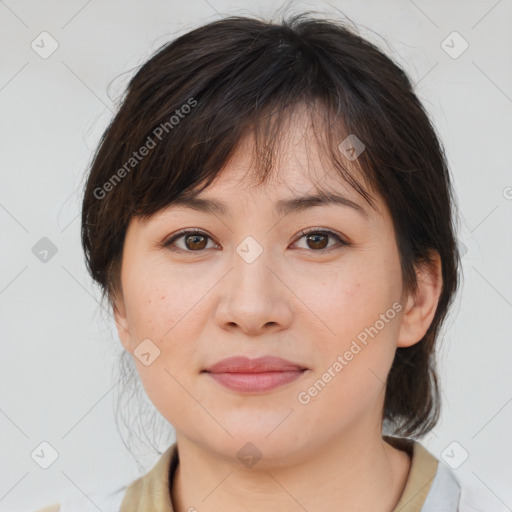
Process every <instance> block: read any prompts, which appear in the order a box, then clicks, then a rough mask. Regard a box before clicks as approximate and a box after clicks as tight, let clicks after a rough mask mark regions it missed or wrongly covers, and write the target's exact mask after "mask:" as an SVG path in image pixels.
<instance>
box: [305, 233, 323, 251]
mask: <svg viewBox="0 0 512 512" xmlns="http://www.w3.org/2000/svg"><path fill="white" fill-rule="evenodd" d="M315 238H316V239H318V238H323V241H324V242H325V240H326V239H327V237H326V236H325V235H310V236H309V237H308V240H309V241H312V242H313V244H318V243H319V242H318V240H316V241H315V240H314V239H315ZM320 244H321V242H320ZM321 245H322V244H321ZM324 247H325V244H323V245H322V246H321V247H320V249H323V248H324ZM316 248H318V247H316Z"/></svg>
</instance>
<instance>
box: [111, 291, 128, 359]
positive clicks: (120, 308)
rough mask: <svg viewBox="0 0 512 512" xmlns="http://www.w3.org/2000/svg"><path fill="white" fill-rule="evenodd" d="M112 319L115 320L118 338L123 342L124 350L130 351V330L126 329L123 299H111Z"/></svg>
mask: <svg viewBox="0 0 512 512" xmlns="http://www.w3.org/2000/svg"><path fill="white" fill-rule="evenodd" d="M113 313H114V320H115V322H116V328H117V334H118V336H119V340H120V341H121V343H122V344H123V347H124V348H125V350H126V351H128V352H131V348H130V347H131V344H130V331H129V329H128V319H127V315H126V307H125V305H124V301H123V299H122V298H121V299H115V300H114V301H113Z"/></svg>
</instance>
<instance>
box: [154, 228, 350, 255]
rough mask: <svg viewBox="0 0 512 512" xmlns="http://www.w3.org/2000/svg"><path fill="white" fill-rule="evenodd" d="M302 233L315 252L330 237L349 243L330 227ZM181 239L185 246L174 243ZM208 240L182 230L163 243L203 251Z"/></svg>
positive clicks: (322, 248)
mask: <svg viewBox="0 0 512 512" xmlns="http://www.w3.org/2000/svg"><path fill="white" fill-rule="evenodd" d="M301 235H302V236H301V237H300V238H299V239H298V240H301V239H302V238H305V239H306V243H307V244H308V247H305V248H306V249H314V251H313V252H321V251H325V250H327V249H326V247H328V245H327V244H328V240H329V238H334V239H335V240H336V241H337V242H338V244H339V245H342V246H343V245H348V243H347V242H345V241H344V240H343V239H342V238H341V237H340V236H339V235H338V234H337V233H335V232H334V231H331V230H329V229H319V228H312V229H309V230H303V231H301ZM179 239H184V243H185V247H184V248H183V247H177V246H175V245H174V243H175V242H176V241H177V240H179ZM208 240H211V237H210V235H208V234H206V233H204V232H203V231H180V232H178V233H176V234H175V235H173V236H172V237H171V238H169V239H168V240H167V241H165V242H164V243H163V244H162V245H163V246H164V247H167V248H169V250H171V251H184V252H201V251H202V250H203V249H206V248H207V247H206V246H207V245H208V243H207V241H208ZM335 245H336V244H335ZM331 247H332V246H331ZM301 249H304V247H301Z"/></svg>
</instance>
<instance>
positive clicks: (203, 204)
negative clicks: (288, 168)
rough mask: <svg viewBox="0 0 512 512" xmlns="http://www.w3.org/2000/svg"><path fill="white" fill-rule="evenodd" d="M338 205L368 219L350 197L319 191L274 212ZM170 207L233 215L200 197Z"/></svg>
mask: <svg viewBox="0 0 512 512" xmlns="http://www.w3.org/2000/svg"><path fill="white" fill-rule="evenodd" d="M329 205H338V206H345V207H348V208H352V209H353V210H355V211H357V212H358V213H359V214H360V215H361V216H363V217H364V218H366V219H368V218H369V216H370V215H369V213H368V212H367V210H366V209H365V208H363V207H362V206H361V205H360V204H358V203H356V202H354V201H352V200H351V199H349V198H348V197H346V196H344V195H341V194H339V193H334V192H328V191H319V192H318V193H317V194H316V195H307V196H300V197H293V198H290V199H280V200H279V201H277V202H276V203H275V207H274V211H275V212H276V213H277V214H278V215H281V216H283V217H284V216H286V215H289V214H291V213H299V212H302V211H304V210H307V209H309V208H312V207H314V206H329ZM169 206H171V207H172V206H181V207H183V208H190V209H191V210H196V211H199V212H202V213H210V214H219V215H228V216H229V215H231V213H230V211H229V208H228V207H227V206H226V204H224V203H222V202H220V201H217V200H215V199H206V198H200V197H194V196H191V197H179V198H177V199H175V200H174V201H173V202H172V203H171V204H170V205H169Z"/></svg>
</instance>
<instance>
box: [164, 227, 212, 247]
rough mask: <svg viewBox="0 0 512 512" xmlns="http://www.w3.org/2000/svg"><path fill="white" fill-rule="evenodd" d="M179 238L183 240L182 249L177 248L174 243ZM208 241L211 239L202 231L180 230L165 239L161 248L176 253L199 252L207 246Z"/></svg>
mask: <svg viewBox="0 0 512 512" xmlns="http://www.w3.org/2000/svg"><path fill="white" fill-rule="evenodd" d="M180 238H183V241H184V247H178V248H177V247H176V246H175V245H174V243H175V242H176V241H177V240H179V239H180ZM208 239H210V240H211V237H210V235H208V234H207V233H205V232H204V231H198V230H181V231H178V232H177V233H174V235H172V236H171V237H170V238H169V239H167V240H166V241H165V242H164V243H163V244H162V246H163V247H167V248H168V249H169V250H171V251H176V252H179V251H182V252H201V251H202V250H203V249H205V248H206V246H207V245H208V242H207V240H208Z"/></svg>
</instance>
